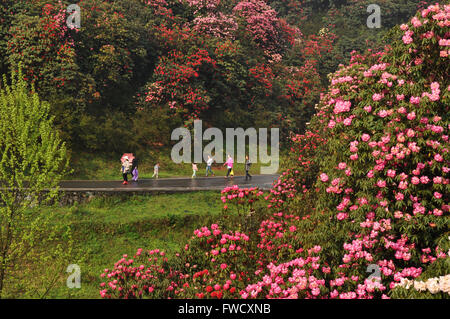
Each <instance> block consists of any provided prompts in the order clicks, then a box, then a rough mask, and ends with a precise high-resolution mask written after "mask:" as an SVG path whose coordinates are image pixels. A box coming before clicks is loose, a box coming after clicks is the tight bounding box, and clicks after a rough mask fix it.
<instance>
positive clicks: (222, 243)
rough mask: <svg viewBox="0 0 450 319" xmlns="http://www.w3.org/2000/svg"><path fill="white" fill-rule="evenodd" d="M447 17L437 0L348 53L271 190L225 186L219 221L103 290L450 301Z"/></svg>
mask: <svg viewBox="0 0 450 319" xmlns="http://www.w3.org/2000/svg"><path fill="white" fill-rule="evenodd" d="M449 25H450V6H449V5H445V6H444V5H438V4H437V5H433V6H430V7H428V8H426V9H424V10H421V11H420V12H418V13H417V15H416V16H415V17H414V18H413V19H411V21H410V22H409V23H407V24H404V25H401V26H399V27H397V28H395V29H394V30H393V31H392V34H391V36H392V37H393V39H392V44H391V45H390V46H389V47H386V48H385V50H384V51H383V52H379V53H373V52H368V53H367V54H365V55H357V54H354V55H353V57H352V59H351V62H350V64H349V65H347V66H341V67H340V68H339V70H338V71H337V72H336V73H335V74H333V75H332V77H331V78H330V80H331V85H330V87H329V89H328V92H327V93H326V94H323V95H322V97H321V100H320V103H319V104H318V105H317V107H316V109H317V112H316V115H315V116H314V117H313V119H312V120H311V123H310V125H309V129H308V130H307V131H306V132H305V133H304V134H303V135H296V136H293V137H292V141H293V146H292V149H291V159H290V162H289V163H288V165H289V166H290V167H289V169H287V170H286V171H285V172H284V173H282V174H281V176H280V178H279V180H278V181H277V182H276V183H275V184H274V186H273V188H272V189H271V191H270V193H269V194H262V193H261V192H259V191H258V190H256V189H239V188H237V187H234V188H227V189H225V190H224V191H223V192H222V201H223V202H224V205H225V207H224V212H223V216H222V217H221V218H220V219H219V220H218V222H217V224H213V225H211V226H209V227H206V226H205V227H203V228H201V229H198V230H196V231H195V232H194V235H193V237H192V239H191V240H190V241H189V243H187V244H186V246H185V248H184V250H183V251H181V252H180V253H179V254H177V255H175V256H172V257H171V258H169V259H166V256H160V255H161V253H160V252H158V251H156V252H155V251H149V252H146V253H145V254H144V253H143V252H142V251H141V250H139V251H138V253H137V255H139V258H140V259H139V262H137V261H133V260H132V261H131V262H130V261H129V260H128V261H127V260H126V259H122V260H121V261H119V262H118V263H117V264H116V265H115V267H114V269H113V270H105V274H106V275H104V276H105V279H106V280H105V283H102V290H101V295H102V296H103V297H117V296H118V297H143V296H147V297H152V296H156V297H159V296H163V297H171V298H182V297H189V298H196V297H198V298H224V297H226V298H237V297H241V298H341V299H343V298H390V297H391V298H409V297H419V298H425V297H427V298H428V297H429V298H448V297H449V296H450V295H449V280H448V275H449V274H450V264H449V254H450V238H449V235H450V233H449V208H450V206H449V193H450V192H449V171H450V166H449V142H448V133H449V128H450V123H449V117H448V113H449V105H450V92H449V91H450V81H449V77H448V75H449V74H450V67H449V65H450V64H449V56H448V53H449V49H450V32H449V31H448V30H449V28H448V27H449ZM236 205H237V206H238V207H239V209H240V211H239V214H236V210H237V209H236ZM244 221H246V222H244ZM142 254H144V255H145V257H142V256H143V255H142ZM158 254H159V255H158ZM155 256H157V258H158V262H155V261H156V260H155ZM161 258H163V261H161ZM136 260H137V259H136ZM140 263H141V264H140ZM125 265H126V267H125ZM124 267H125V268H124Z"/></svg>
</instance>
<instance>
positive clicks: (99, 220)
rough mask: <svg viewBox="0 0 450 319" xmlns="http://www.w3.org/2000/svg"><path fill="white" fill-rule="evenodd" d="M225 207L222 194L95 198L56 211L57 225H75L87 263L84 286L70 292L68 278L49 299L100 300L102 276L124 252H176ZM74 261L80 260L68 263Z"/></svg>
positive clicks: (83, 268)
mask: <svg viewBox="0 0 450 319" xmlns="http://www.w3.org/2000/svg"><path fill="white" fill-rule="evenodd" d="M46 209H49V208H46ZM221 209H222V203H221V201H220V195H219V193H217V192H197V193H189V194H170V195H169V194H167V195H158V196H151V197H150V196H148V197H144V196H138V197H132V198H131V199H128V200H121V199H120V198H112V199H109V200H101V199H94V200H93V201H92V202H91V203H89V204H83V205H79V206H75V207H71V208H69V207H60V208H57V209H56V212H57V213H58V214H56V216H57V217H55V219H54V222H55V223H57V224H64V225H67V224H70V225H71V226H72V230H73V237H74V240H75V242H76V245H77V248H79V249H80V251H81V252H82V255H83V256H84V257H85V261H83V262H81V263H80V267H81V274H82V278H81V288H80V289H68V288H67V287H65V279H64V280H63V283H62V285H61V286H60V287H57V288H56V289H55V290H54V291H53V293H52V294H50V295H49V297H51V298H99V284H100V282H101V281H100V277H99V275H100V274H101V272H102V271H103V270H104V269H105V268H108V267H113V265H114V263H115V262H116V261H117V260H119V259H120V258H121V257H122V254H128V255H131V256H132V255H134V253H135V252H136V250H137V248H144V249H154V248H159V249H162V250H165V251H167V252H173V251H176V250H178V249H179V248H180V247H181V246H182V245H184V243H185V242H186V241H187V239H188V238H189V237H190V236H191V235H192V233H193V231H194V229H196V228H198V227H200V226H202V225H207V224H208V223H211V222H212V221H213V220H214V218H215V217H216V216H217V215H218V214H219V213H220V211H221ZM74 258H75V257H74ZM72 263H76V260H75V261H71V260H68V261H67V264H68V265H69V264H72ZM64 276H66V277H65V278H67V276H68V275H64Z"/></svg>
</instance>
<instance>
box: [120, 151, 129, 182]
mask: <svg viewBox="0 0 450 319" xmlns="http://www.w3.org/2000/svg"><path fill="white" fill-rule="evenodd" d="M130 169H131V163H130V160H129V159H128V156H124V157H123V161H122V169H121V172H122V176H123V183H122V184H123V185H128V173H130Z"/></svg>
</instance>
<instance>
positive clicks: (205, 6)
mask: <svg viewBox="0 0 450 319" xmlns="http://www.w3.org/2000/svg"><path fill="white" fill-rule="evenodd" d="M373 2H374V1H373V0H368V1H365V0H362V1H355V0H336V1H333V0H315V1H312V0H297V1H296V0H286V1H283V0H276V1H258V0H248V1H237V0H222V1H220V0H168V1H165V0H155V1H140V0H121V1H105V0H82V1H79V2H78V5H79V6H80V8H81V28H80V29H70V28H68V27H67V25H66V19H67V17H68V15H69V14H68V13H67V12H66V8H67V6H68V5H69V4H70V3H71V1H55V0H46V1H43V0H31V1H24V0H19V1H17V0H12V1H8V0H7V1H2V2H1V3H0V72H1V73H2V74H5V75H8V74H9V73H10V72H14V71H15V70H17V69H18V67H19V65H20V64H22V66H23V69H24V74H26V80H27V81H29V82H30V83H33V84H34V86H35V89H36V91H37V92H38V93H39V95H40V97H41V98H42V99H43V100H47V101H49V102H50V104H51V106H52V113H53V115H54V116H55V118H56V122H57V125H58V129H59V130H60V131H61V132H62V136H63V138H64V140H65V141H67V143H68V145H69V148H70V149H71V151H72V157H75V158H76V157H77V156H78V154H86V153H87V154H94V153H95V154H103V155H105V156H110V155H112V154H115V155H117V153H121V152H124V151H133V152H138V153H139V154H142V155H143V156H144V157H145V156H146V154H151V153H154V152H158V151H164V150H165V149H167V148H168V147H170V143H171V141H170V133H171V132H172V130H173V129H174V128H176V127H179V126H183V125H184V126H187V127H191V125H192V122H193V120H194V119H202V120H203V123H204V127H205V126H207V127H208V126H214V127H219V128H226V127H244V128H246V127H256V128H259V127H268V128H270V127H279V128H280V131H281V137H282V145H283V141H285V138H286V137H288V136H289V135H290V134H293V133H301V132H303V131H304V128H305V125H306V123H307V122H308V121H309V119H310V118H311V116H312V114H313V113H314V110H315V109H314V106H315V104H316V103H317V102H318V100H319V97H320V94H321V93H322V92H324V91H325V89H326V88H327V86H328V84H329V83H328V81H329V80H328V74H330V73H332V72H334V71H335V70H336V69H337V67H338V65H339V64H346V63H347V62H348V61H349V58H350V53H351V52H352V51H353V50H356V51H359V52H363V51H365V50H367V49H371V50H377V49H380V48H382V47H383V46H384V45H386V44H387V43H385V40H384V36H385V35H386V34H387V32H389V30H390V29H391V28H392V27H393V26H394V25H399V24H401V23H404V22H405V21H407V20H408V18H409V17H411V16H412V15H413V14H414V13H415V12H416V11H417V9H418V8H422V7H424V6H425V5H426V3H428V2H424V1H418V0H411V1H401V0H377V1H376V4H378V5H379V6H380V7H381V28H379V29H370V28H368V27H367V25H366V21H367V17H368V16H369V15H370V14H371V13H368V12H367V7H368V5H369V4H371V3H373ZM430 2H431V1H430Z"/></svg>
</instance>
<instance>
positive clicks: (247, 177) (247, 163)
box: [245, 155, 252, 180]
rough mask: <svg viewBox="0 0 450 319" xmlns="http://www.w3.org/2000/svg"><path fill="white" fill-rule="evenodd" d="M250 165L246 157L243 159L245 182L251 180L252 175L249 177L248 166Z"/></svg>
mask: <svg viewBox="0 0 450 319" xmlns="http://www.w3.org/2000/svg"><path fill="white" fill-rule="evenodd" d="M251 165H252V163H251V162H250V159H249V158H248V155H247V156H246V157H245V180H247V179H249V178H252V175H250V173H249V171H250V166H251Z"/></svg>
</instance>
